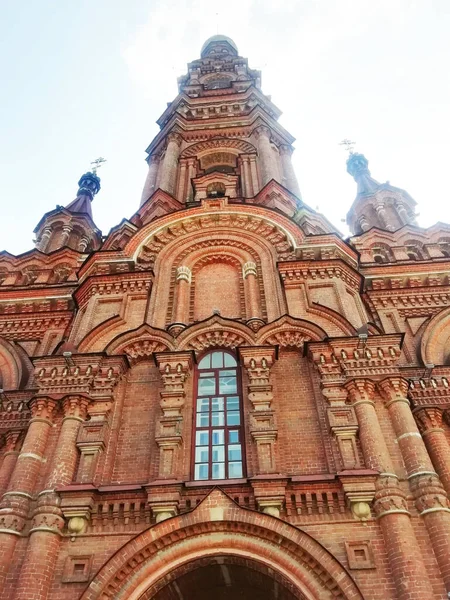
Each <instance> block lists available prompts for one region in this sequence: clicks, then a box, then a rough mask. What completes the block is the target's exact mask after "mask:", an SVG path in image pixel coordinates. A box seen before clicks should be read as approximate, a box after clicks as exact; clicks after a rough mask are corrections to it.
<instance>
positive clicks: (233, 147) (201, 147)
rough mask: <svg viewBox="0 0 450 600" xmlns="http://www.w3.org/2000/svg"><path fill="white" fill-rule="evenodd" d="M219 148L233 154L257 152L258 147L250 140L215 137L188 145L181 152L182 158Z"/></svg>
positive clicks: (215, 150)
mask: <svg viewBox="0 0 450 600" xmlns="http://www.w3.org/2000/svg"><path fill="white" fill-rule="evenodd" d="M217 150H227V151H228V152H232V153H233V154H251V153H253V154H256V148H255V146H253V145H252V144H250V143H249V142H246V141H244V140H238V139H230V138H214V139H212V140H206V141H204V142H198V143H197V144H192V145H191V146H188V147H187V148H186V149H185V150H183V152H182V153H181V158H189V157H191V156H203V155H205V154H209V153H210V152H217Z"/></svg>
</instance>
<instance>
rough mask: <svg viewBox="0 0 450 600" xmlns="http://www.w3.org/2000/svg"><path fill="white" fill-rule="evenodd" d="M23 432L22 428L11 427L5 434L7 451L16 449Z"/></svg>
mask: <svg viewBox="0 0 450 600" xmlns="http://www.w3.org/2000/svg"><path fill="white" fill-rule="evenodd" d="M21 433H22V432H21V431H20V429H10V430H9V431H7V432H6V433H5V434H4V439H5V452H14V451H16V446H17V441H18V439H19V437H20V434H21Z"/></svg>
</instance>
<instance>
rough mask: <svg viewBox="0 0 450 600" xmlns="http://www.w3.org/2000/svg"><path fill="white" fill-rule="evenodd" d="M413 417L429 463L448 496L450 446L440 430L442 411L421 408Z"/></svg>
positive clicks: (449, 491)
mask: <svg viewBox="0 0 450 600" xmlns="http://www.w3.org/2000/svg"><path fill="white" fill-rule="evenodd" d="M414 417H415V419H416V422H417V425H418V427H419V431H420V433H421V435H422V438H423V440H424V442H425V446H426V447H427V450H428V454H429V455H430V458H431V462H432V463H433V466H434V468H435V469H436V471H437V474H438V475H439V479H440V480H441V481H442V485H443V486H444V488H445V491H446V492H447V495H448V496H450V445H449V443H448V441H447V437H446V435H445V431H444V430H443V428H442V418H443V411H442V410H441V409H440V408H435V407H423V408H419V409H417V410H415V411H414Z"/></svg>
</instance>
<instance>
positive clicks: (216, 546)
mask: <svg viewBox="0 0 450 600" xmlns="http://www.w3.org/2000/svg"><path fill="white" fill-rule="evenodd" d="M217 556H224V557H233V558H238V559H241V558H246V559H248V560H250V561H253V562H255V563H257V564H258V565H259V568H260V569H262V570H263V571H264V572H265V573H274V574H276V575H275V577H278V578H280V579H282V580H283V581H285V582H287V584H288V585H289V586H290V587H291V589H292V590H295V592H296V593H294V594H293V595H294V596H296V597H298V598H302V599H305V600H329V599H330V598H334V599H335V600H362V599H363V596H362V594H361V592H360V591H359V589H358V586H357V585H356V583H355V582H354V581H353V579H352V578H351V577H350V575H349V574H348V572H347V571H346V570H345V568H344V567H343V566H342V565H341V564H340V563H339V561H338V560H337V559H336V558H335V557H334V556H333V555H332V554H331V553H330V552H329V551H328V550H326V549H325V548H324V547H323V546H322V545H321V544H319V542H317V541H316V540H315V539H314V538H313V537H311V536H310V535H308V534H307V533H305V532H304V531H301V530H300V529H298V528H297V527H294V526H292V525H290V524H288V523H286V522H283V521H281V520H279V519H277V518H275V517H272V516H269V515H266V514H262V513H259V512H256V511H253V510H250V509H245V508H242V507H240V506H239V505H238V504H236V503H235V502H233V501H232V500H231V498H229V497H228V496H227V495H226V494H225V493H224V492H222V491H221V490H220V489H218V488H215V489H213V490H212V491H211V492H210V494H209V495H208V496H207V497H206V498H205V499H204V500H203V501H202V502H201V503H200V504H199V505H198V506H197V507H196V508H195V509H194V510H193V511H191V512H189V513H185V514H182V515H179V516H175V517H172V518H170V519H167V520H165V521H162V522H160V523H158V524H157V525H154V526H153V527H151V528H150V529H147V530H146V531H144V532H143V533H141V534H139V535H138V536H136V537H135V538H134V539H132V540H131V541H129V542H128V543H126V544H125V545H124V546H122V548H120V549H119V550H118V551H117V552H116V553H115V554H114V555H113V556H112V558H111V559H110V560H109V561H108V562H107V563H106V564H105V565H104V566H103V567H102V568H101V569H100V571H99V572H98V573H97V574H96V576H95V577H94V579H93V580H92V581H91V583H90V585H89V586H88V587H87V589H86V591H85V592H84V594H83V595H82V596H81V599H80V600H108V599H114V600H125V599H126V600H138V599H142V598H145V599H146V600H150V598H152V597H153V595H154V594H152V589H154V590H155V593H156V591H157V590H158V582H161V581H163V580H164V578H167V577H168V575H169V574H170V573H175V572H176V569H178V568H180V567H182V566H183V565H188V564H189V563H192V562H193V561H198V559H199V558H202V559H207V558H208V557H211V559H212V560H214V559H215V558H216V557H217Z"/></svg>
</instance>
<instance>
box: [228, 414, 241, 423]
mask: <svg viewBox="0 0 450 600" xmlns="http://www.w3.org/2000/svg"><path fill="white" fill-rule="evenodd" d="M240 424H241V417H240V414H239V411H233V412H228V413H227V425H240Z"/></svg>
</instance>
